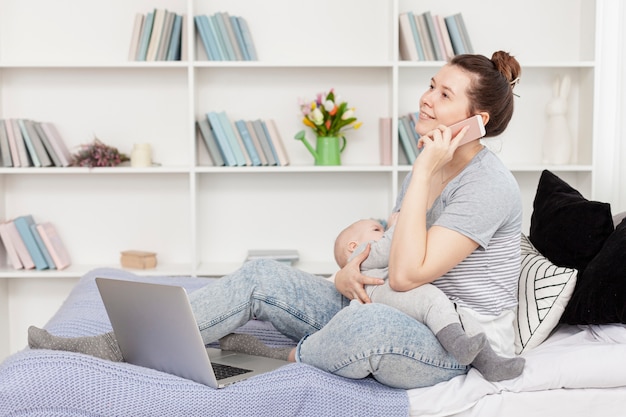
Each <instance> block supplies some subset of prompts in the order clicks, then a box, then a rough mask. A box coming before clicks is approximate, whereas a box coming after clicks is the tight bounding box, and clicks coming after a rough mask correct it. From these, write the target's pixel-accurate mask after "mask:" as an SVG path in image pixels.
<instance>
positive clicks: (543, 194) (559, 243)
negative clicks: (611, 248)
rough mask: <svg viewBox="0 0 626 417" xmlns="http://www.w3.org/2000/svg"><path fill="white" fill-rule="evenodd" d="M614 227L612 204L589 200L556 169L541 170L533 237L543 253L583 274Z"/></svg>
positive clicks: (536, 195) (532, 224) (532, 217)
mask: <svg viewBox="0 0 626 417" xmlns="http://www.w3.org/2000/svg"><path fill="white" fill-rule="evenodd" d="M613 230H614V225H613V217H612V215H611V206H610V204H608V203H601V202H597V201H589V200H587V199H586V198H584V197H583V196H582V194H580V193H579V192H578V191H577V190H575V189H574V188H572V187H571V186H570V185H569V184H567V183H566V182H565V181H563V180H562V179H560V178H559V177H557V176H556V175H554V174H553V173H552V172H550V171H548V170H544V171H543V172H542V173H541V177H540V178H539V185H538V186H537V193H536V194H535V200H534V202H533V213H532V216H531V220H530V235H529V239H530V241H531V243H532V244H533V246H534V247H535V248H537V250H538V251H539V252H540V253H541V254H542V255H543V256H545V257H546V258H548V259H549V260H550V261H551V262H552V263H554V264H555V265H558V266H564V267H569V268H574V269H577V270H578V271H579V273H580V272H582V271H584V269H585V268H586V267H587V264H588V263H589V262H591V260H592V259H593V257H594V256H596V254H597V253H598V252H599V251H600V249H601V248H602V245H604V242H605V241H606V239H607V238H608V237H609V235H611V233H613Z"/></svg>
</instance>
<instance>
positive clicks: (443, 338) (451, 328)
mask: <svg viewBox="0 0 626 417" xmlns="http://www.w3.org/2000/svg"><path fill="white" fill-rule="evenodd" d="M435 336H436V337H437V340H439V343H441V346H443V348H444V349H445V350H447V351H448V353H450V354H451V355H452V356H454V358H455V359H456V360H457V362H459V363H460V364H461V365H469V364H470V363H472V362H473V361H474V358H476V355H478V353H479V352H480V351H481V350H482V349H483V348H484V347H485V345H486V344H487V337H486V336H485V334H484V333H479V334H477V335H475V336H472V337H470V336H468V335H467V333H465V330H463V327H462V326H461V324H460V323H452V324H449V325H447V326H446V327H444V328H443V329H441V330H440V331H439V332H438V333H437V334H436V335H435Z"/></svg>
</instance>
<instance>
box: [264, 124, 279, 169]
mask: <svg viewBox="0 0 626 417" xmlns="http://www.w3.org/2000/svg"><path fill="white" fill-rule="evenodd" d="M260 122H261V127H262V128H263V134H264V135H265V137H266V138H267V143H269V145H270V151H271V152H272V157H273V158H274V160H275V161H276V165H280V158H279V157H278V152H277V151H276V146H277V145H276V144H275V143H274V140H273V139H272V135H271V134H270V131H269V130H268V129H267V124H266V123H265V120H260Z"/></svg>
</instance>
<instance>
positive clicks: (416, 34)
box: [407, 11, 426, 61]
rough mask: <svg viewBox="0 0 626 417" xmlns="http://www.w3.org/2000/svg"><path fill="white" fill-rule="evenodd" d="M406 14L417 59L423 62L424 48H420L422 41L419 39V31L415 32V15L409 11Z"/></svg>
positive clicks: (424, 57)
mask: <svg viewBox="0 0 626 417" xmlns="http://www.w3.org/2000/svg"><path fill="white" fill-rule="evenodd" d="M407 13H408V20H409V25H410V26H411V32H412V33H413V40H414V41H415V48H416V49H417V58H418V60H420V61H425V60H426V56H425V55H424V48H423V46H422V40H421V39H420V34H419V31H418V30H417V22H416V21H415V15H414V14H413V12H411V11H409V12H407Z"/></svg>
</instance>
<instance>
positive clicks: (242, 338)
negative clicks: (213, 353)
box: [220, 333, 293, 361]
mask: <svg viewBox="0 0 626 417" xmlns="http://www.w3.org/2000/svg"><path fill="white" fill-rule="evenodd" d="M220 347H221V348H222V349H223V350H232V351H234V352H239V353H247V354H248V355H256V356H265V357H268V358H274V359H280V360H283V361H286V360H287V358H288V357H289V352H291V350H292V349H293V348H291V347H287V348H271V347H269V346H267V345H266V344H264V343H263V342H261V341H260V340H259V339H257V338H256V337H254V336H252V335H249V334H238V333H231V334H227V335H226V336H224V337H222V338H221V339H220Z"/></svg>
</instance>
